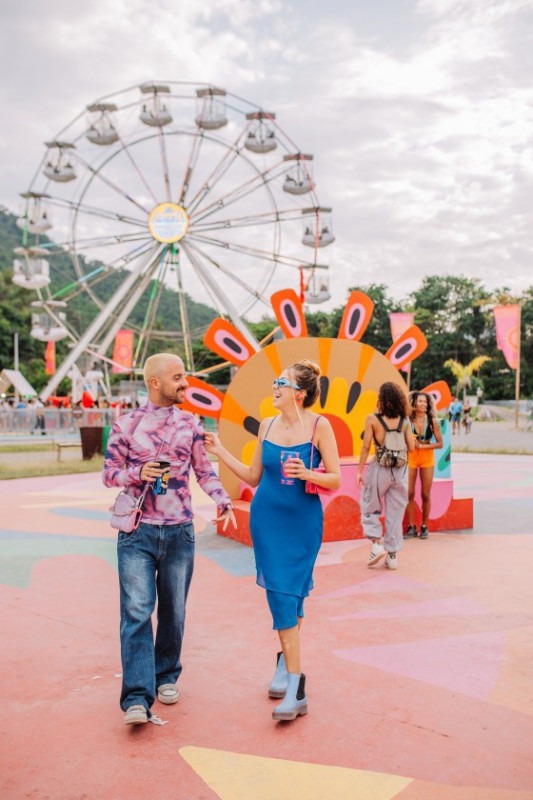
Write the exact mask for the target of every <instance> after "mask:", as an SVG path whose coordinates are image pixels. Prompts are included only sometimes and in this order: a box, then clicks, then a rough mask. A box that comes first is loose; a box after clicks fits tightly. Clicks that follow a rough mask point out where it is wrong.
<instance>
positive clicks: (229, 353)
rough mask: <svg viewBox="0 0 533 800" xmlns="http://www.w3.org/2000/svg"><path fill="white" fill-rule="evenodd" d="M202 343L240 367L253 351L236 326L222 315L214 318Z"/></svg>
mask: <svg viewBox="0 0 533 800" xmlns="http://www.w3.org/2000/svg"><path fill="white" fill-rule="evenodd" d="M204 344H205V346H206V347H208V348H209V349H210V350H212V351H213V353H217V354H218V355H219V356H222V358H223V359H224V360H225V361H231V363H232V364H236V365H237V366H238V367H240V366H241V365H242V364H244V363H245V361H248V359H249V358H251V357H252V356H253V354H254V352H255V350H254V348H253V347H252V345H251V344H250V342H247V341H246V339H245V337H244V336H243V335H242V333H241V332H240V331H239V330H237V328H236V327H235V326H234V325H232V324H231V322H228V321H227V320H225V319H222V317H217V319H214V320H213V322H212V323H211V325H210V326H209V328H208V329H207V331H206V334H205V336H204Z"/></svg>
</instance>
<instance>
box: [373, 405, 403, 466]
mask: <svg viewBox="0 0 533 800" xmlns="http://www.w3.org/2000/svg"><path fill="white" fill-rule="evenodd" d="M376 419H378V420H379V421H380V423H381V425H382V426H383V428H384V430H385V438H384V440H383V444H382V445H377V447H376V460H377V462H378V464H379V465H380V467H388V468H389V469H394V468H395V467H405V465H406V464H407V442H406V441H405V434H404V432H403V426H404V423H405V417H401V418H400V421H399V422H398V427H397V428H394V429H393V430H391V429H390V428H389V427H388V425H387V423H386V422H385V420H384V419H383V417H382V416H381V414H376Z"/></svg>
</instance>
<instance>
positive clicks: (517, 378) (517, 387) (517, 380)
mask: <svg viewBox="0 0 533 800" xmlns="http://www.w3.org/2000/svg"><path fill="white" fill-rule="evenodd" d="M521 313H522V305H521V304H519V305H518V329H517V333H518V337H517V350H518V353H517V364H516V375H515V390H514V391H515V401H514V427H515V430H518V411H519V406H520V349H521V339H522V336H521V332H520V328H521V325H520V317H521Z"/></svg>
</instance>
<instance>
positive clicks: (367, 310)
mask: <svg viewBox="0 0 533 800" xmlns="http://www.w3.org/2000/svg"><path fill="white" fill-rule="evenodd" d="M373 312H374V301H373V300H371V298H370V297H369V296H368V295H367V294H364V292H358V291H354V292H352V293H351V294H350V296H349V298H348V302H347V303H346V307H345V309H344V314H343V315H342V322H341V326H340V328H339V332H338V334H337V339H351V340H352V341H353V342H358V341H359V340H360V339H361V337H362V335H363V333H364V332H365V331H366V329H367V327H368V323H369V322H370V320H371V319H372V314H373Z"/></svg>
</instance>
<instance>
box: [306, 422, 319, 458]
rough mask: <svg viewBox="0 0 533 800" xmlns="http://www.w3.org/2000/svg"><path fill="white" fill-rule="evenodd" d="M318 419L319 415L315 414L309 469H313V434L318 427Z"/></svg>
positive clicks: (313, 434)
mask: <svg viewBox="0 0 533 800" xmlns="http://www.w3.org/2000/svg"><path fill="white" fill-rule="evenodd" d="M319 419H320V414H317V416H316V419H315V421H314V424H313V433H312V434H311V460H310V463H309V469H313V456H314V454H315V433H316V426H317V425H318V420H319Z"/></svg>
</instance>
